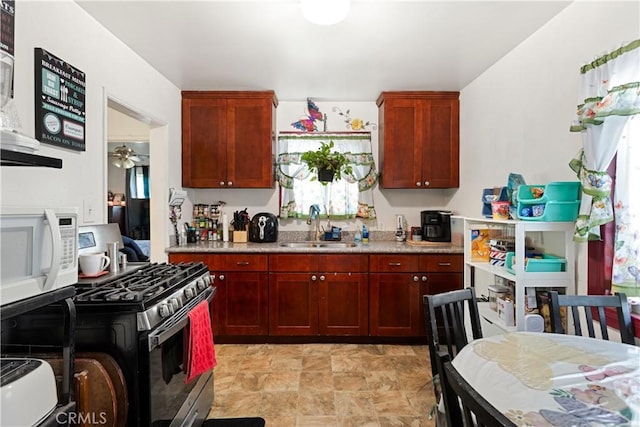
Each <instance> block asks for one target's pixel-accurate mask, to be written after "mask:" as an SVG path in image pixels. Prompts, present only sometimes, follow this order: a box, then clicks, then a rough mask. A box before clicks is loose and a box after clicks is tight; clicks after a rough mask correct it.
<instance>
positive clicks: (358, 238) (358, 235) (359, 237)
mask: <svg viewBox="0 0 640 427" xmlns="http://www.w3.org/2000/svg"><path fill="white" fill-rule="evenodd" d="M353 241H354V242H356V243H360V242H362V233H360V229H359V228H357V229H356V234H355V235H354V236H353Z"/></svg>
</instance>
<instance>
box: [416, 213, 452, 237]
mask: <svg viewBox="0 0 640 427" xmlns="http://www.w3.org/2000/svg"><path fill="white" fill-rule="evenodd" d="M420 221H421V225H422V240H424V241H427V242H450V241H451V211H442V210H437V211H422V212H420Z"/></svg>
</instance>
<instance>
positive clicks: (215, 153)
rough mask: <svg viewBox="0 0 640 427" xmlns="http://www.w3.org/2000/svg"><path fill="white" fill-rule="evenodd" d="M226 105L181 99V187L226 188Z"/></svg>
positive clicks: (223, 102) (198, 99)
mask: <svg viewBox="0 0 640 427" xmlns="http://www.w3.org/2000/svg"><path fill="white" fill-rule="evenodd" d="M226 141H227V101H226V100H225V99H220V98H211V99H208V98H194V99H191V98H187V97H183V99H182V185H183V186H184V187H196V188H197V187H201V188H202V187H209V188H216V187H221V186H225V183H226V177H227V142H226Z"/></svg>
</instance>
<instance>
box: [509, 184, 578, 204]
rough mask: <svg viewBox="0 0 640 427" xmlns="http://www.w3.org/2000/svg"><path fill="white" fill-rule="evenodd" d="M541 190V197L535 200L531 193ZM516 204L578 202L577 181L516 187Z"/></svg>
mask: <svg viewBox="0 0 640 427" xmlns="http://www.w3.org/2000/svg"><path fill="white" fill-rule="evenodd" d="M540 188H541V189H543V190H544V194H543V195H542V197H539V198H535V197H534V196H533V193H534V192H535V190H536V189H540ZM517 200H518V202H524V203H546V202H550V201H556V202H571V201H576V200H580V182H578V181H557V182H550V183H548V184H546V185H520V186H518V198H517Z"/></svg>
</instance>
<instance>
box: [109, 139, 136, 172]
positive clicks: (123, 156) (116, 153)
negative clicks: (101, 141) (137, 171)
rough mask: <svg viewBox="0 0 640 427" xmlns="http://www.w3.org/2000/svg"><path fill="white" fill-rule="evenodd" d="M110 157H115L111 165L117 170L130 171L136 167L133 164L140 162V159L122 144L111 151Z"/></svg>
mask: <svg viewBox="0 0 640 427" xmlns="http://www.w3.org/2000/svg"><path fill="white" fill-rule="evenodd" d="M111 156H113V157H115V159H114V160H113V162H111V164H112V165H114V166H115V167H117V168H125V169H131V168H132V167H134V166H135V165H136V164H135V163H134V162H139V161H141V159H140V157H138V155H137V154H136V153H135V152H134V151H133V150H132V149H131V148H129V147H127V146H126V145H124V144H123V145H122V146H120V147H116V148H115V149H114V150H113V153H111Z"/></svg>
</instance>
